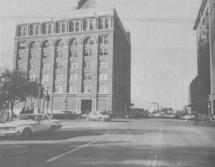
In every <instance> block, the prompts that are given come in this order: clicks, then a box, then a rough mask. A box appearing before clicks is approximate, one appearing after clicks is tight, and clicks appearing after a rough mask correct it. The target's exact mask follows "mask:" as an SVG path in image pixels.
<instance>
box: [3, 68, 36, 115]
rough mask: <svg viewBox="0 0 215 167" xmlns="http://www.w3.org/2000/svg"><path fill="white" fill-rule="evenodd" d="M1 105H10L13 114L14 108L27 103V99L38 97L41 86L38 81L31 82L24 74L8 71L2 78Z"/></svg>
mask: <svg viewBox="0 0 215 167" xmlns="http://www.w3.org/2000/svg"><path fill="white" fill-rule="evenodd" d="M0 81H1V83H0V96H1V97H2V98H1V102H0V104H5V103H8V105H9V109H10V110H11V112H12V114H13V109H14V106H15V105H16V104H17V103H19V102H21V101H26V98H27V97H38V95H39V91H38V90H39V86H40V84H38V83H37V82H36V81H33V82H30V81H29V80H28V79H27V78H26V74H25V73H23V72H16V71H10V70H6V71H5V72H3V73H2V74H1V76H0Z"/></svg>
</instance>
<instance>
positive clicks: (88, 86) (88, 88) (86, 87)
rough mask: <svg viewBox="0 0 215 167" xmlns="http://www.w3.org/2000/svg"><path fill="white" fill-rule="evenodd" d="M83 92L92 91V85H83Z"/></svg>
mask: <svg viewBox="0 0 215 167" xmlns="http://www.w3.org/2000/svg"><path fill="white" fill-rule="evenodd" d="M84 92H85V93H90V92H92V86H91V85H85V86H84Z"/></svg>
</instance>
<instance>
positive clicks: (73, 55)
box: [70, 48, 78, 57]
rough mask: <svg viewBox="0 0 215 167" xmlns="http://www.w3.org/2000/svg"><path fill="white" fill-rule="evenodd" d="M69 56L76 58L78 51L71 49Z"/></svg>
mask: <svg viewBox="0 0 215 167" xmlns="http://www.w3.org/2000/svg"><path fill="white" fill-rule="evenodd" d="M70 56H71V57H78V50H73V48H71V50H70Z"/></svg>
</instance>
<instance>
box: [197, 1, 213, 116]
mask: <svg viewBox="0 0 215 167" xmlns="http://www.w3.org/2000/svg"><path fill="white" fill-rule="evenodd" d="M214 7H215V1H214V0H202V3H201V7H200V9H199V13H198V16H197V19H196V22H195V25H194V28H193V29H194V30H196V32H197V49H198V50H197V55H198V90H199V107H198V108H199V112H200V113H205V114H207V113H209V114H210V115H211V118H212V115H213V113H214V110H215V8H214Z"/></svg>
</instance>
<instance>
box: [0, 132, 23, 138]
mask: <svg viewBox="0 0 215 167" xmlns="http://www.w3.org/2000/svg"><path fill="white" fill-rule="evenodd" d="M20 134H21V132H19V131H5V132H4V131H3V132H2V131H0V137H13V136H19V135H20Z"/></svg>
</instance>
